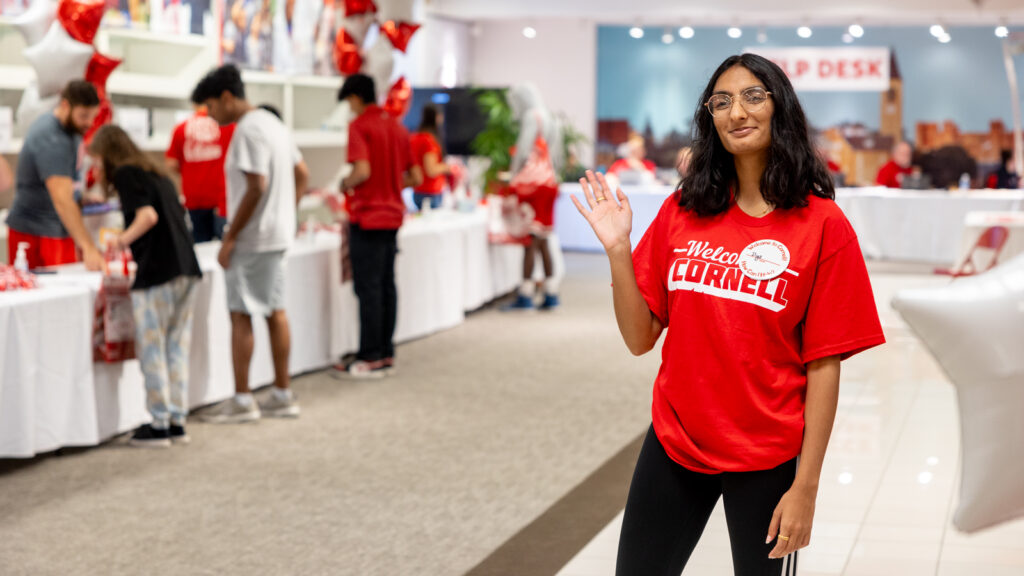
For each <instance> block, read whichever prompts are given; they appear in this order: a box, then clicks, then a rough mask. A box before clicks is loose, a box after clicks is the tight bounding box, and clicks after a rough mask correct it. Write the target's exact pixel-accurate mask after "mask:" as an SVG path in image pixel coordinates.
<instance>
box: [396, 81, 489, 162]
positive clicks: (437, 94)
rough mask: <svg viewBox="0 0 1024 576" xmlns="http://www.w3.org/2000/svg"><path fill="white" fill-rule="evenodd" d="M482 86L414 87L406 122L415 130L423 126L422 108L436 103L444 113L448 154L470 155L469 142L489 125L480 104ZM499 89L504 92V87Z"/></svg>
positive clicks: (444, 147)
mask: <svg viewBox="0 0 1024 576" xmlns="http://www.w3.org/2000/svg"><path fill="white" fill-rule="evenodd" d="M479 90H481V89H480V88H413V91H412V102H411V103H410V104H409V112H408V114H406V115H405V120H404V122H403V123H404V125H405V127H406V128H407V129H408V130H409V132H415V131H416V129H417V128H419V125H420V119H421V118H422V114H423V107H424V106H427V105H428V104H433V105H434V106H436V107H437V108H438V109H439V110H440V111H441V113H442V114H444V126H443V127H442V134H441V140H443V141H442V142H440V144H441V148H442V149H443V150H444V151H445V153H446V154H452V155H455V156H470V155H472V154H473V151H472V149H471V148H470V144H471V143H472V142H473V139H474V138H476V136H477V134H479V133H480V132H482V131H483V129H484V127H485V126H486V125H487V117H486V116H485V115H484V114H483V113H482V112H481V111H480V107H479V106H477V102H476V98H477V93H478V92H479ZM500 90H502V91H504V90H505V89H504V88H501V89H500Z"/></svg>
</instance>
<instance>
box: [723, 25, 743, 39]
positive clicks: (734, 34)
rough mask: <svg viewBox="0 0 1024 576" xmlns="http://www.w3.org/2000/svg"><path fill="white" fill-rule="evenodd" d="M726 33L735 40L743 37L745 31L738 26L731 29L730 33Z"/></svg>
mask: <svg viewBox="0 0 1024 576" xmlns="http://www.w3.org/2000/svg"><path fill="white" fill-rule="evenodd" d="M726 33H727V34H728V35H729V38H733V39H735V38H739V37H740V36H743V30H740V29H739V28H737V27H736V26H732V27H730V28H729V30H728V32H726Z"/></svg>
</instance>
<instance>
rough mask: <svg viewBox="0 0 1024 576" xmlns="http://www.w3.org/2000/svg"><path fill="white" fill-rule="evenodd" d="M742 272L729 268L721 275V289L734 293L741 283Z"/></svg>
mask: <svg viewBox="0 0 1024 576" xmlns="http://www.w3.org/2000/svg"><path fill="white" fill-rule="evenodd" d="M743 278H745V276H743V272H741V271H740V269H739V268H729V269H728V270H726V271H725V274H723V275H722V287H723V288H725V289H726V290H731V291H733V292H736V291H738V290H739V289H740V283H741V282H742V281H743Z"/></svg>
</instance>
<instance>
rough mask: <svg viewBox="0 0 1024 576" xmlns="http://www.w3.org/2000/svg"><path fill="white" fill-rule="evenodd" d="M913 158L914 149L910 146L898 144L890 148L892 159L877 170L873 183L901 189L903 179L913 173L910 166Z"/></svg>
mask: <svg viewBox="0 0 1024 576" xmlns="http://www.w3.org/2000/svg"><path fill="white" fill-rule="evenodd" d="M913 156H914V149H913V148H911V147H910V144H908V143H906V142H898V143H897V144H896V145H895V146H893V148H892V159H891V160H889V161H888V162H886V163H885V165H884V166H882V167H881V168H879V170H878V177H877V178H875V183H876V184H878V185H879V186H886V187H888V188H900V187H902V185H903V177H904V176H906V175H907V174H910V173H911V172H912V171H913V169H912V168H911V166H910V164H911V162H912V160H913Z"/></svg>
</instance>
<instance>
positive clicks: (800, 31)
mask: <svg viewBox="0 0 1024 576" xmlns="http://www.w3.org/2000/svg"><path fill="white" fill-rule="evenodd" d="M811 34H814V32H813V31H812V30H811V28H810V26H801V27H799V28H797V29H796V35H797V36H799V37H801V38H810V37H811Z"/></svg>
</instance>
